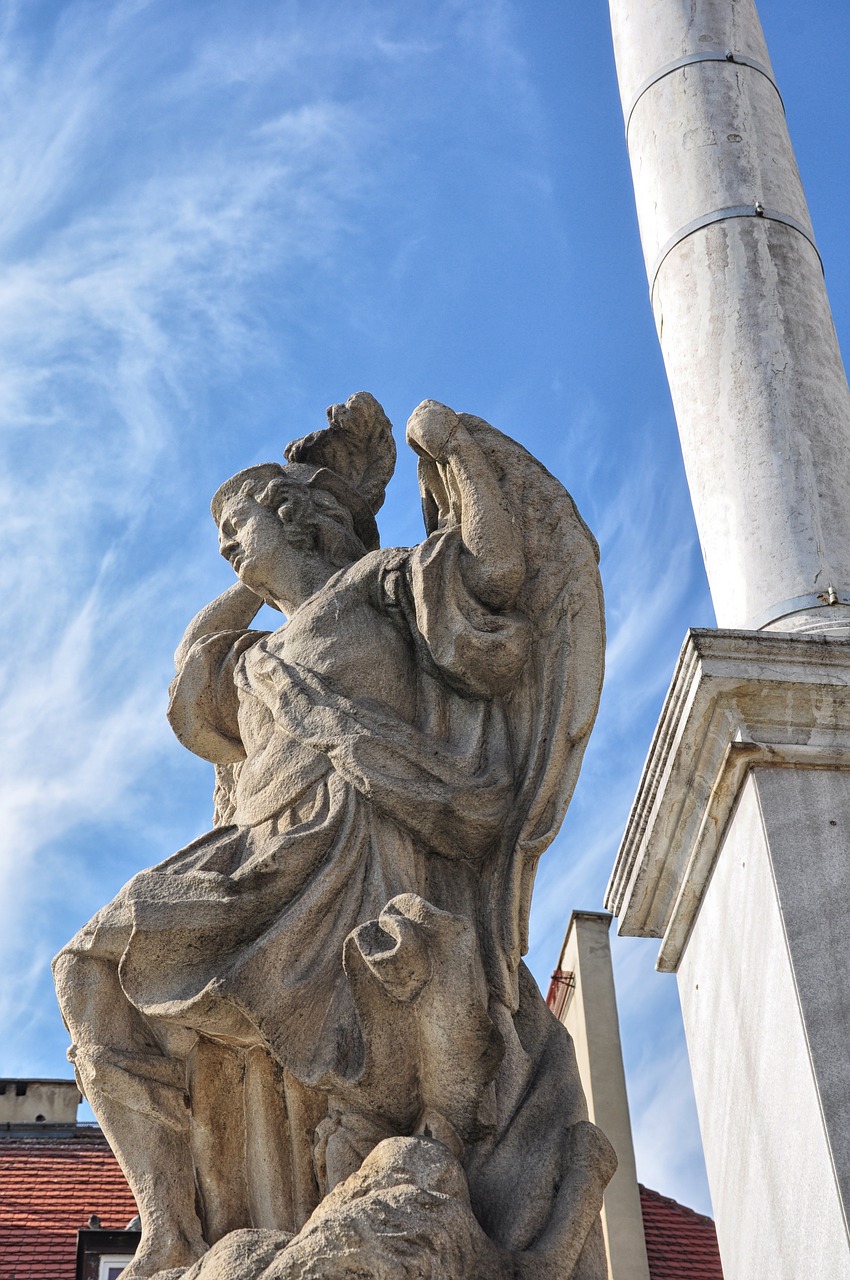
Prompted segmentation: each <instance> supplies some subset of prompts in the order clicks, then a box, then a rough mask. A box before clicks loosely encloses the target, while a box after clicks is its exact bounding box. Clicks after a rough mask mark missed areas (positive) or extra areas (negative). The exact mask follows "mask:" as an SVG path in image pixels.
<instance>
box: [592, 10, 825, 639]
mask: <svg viewBox="0 0 850 1280" xmlns="http://www.w3.org/2000/svg"><path fill="white" fill-rule="evenodd" d="M610 7H611V24H612V29H613V35H614V50H615V55H616V61H617V74H618V77H619V82H620V93H621V97H622V103H623V113H624V117H625V120H626V128H627V141H628V147H629V156H630V159H631V165H632V176H633V179H634V188H635V198H636V202H637V210H638V219H639V222H640V233H641V240H642V243H643V250H644V256H645V261H646V270H647V277H648V280H649V286H650V293H651V299H652V308H653V312H654V315H655V322H656V326H657V329H658V336H659V341H660V343H661V348H662V351H663V354H664V361H665V365H666V368H667V376H668V379H669V382H670V390H671V393H672V396H673V403H674V407H675V410H676V418H677V422H678V425H679V433H680V436H681V441H682V451H683V453H684V459H685V467H686V470H687V475H688V482H689V485H690V489H691V497H692V500H693V505H694V513H695V516H696V522H697V528H698V530H699V535H700V541H701V543H702V548H703V554H704V557H705V564H706V569H707V572H708V579H709V585H710V587H711V595H712V599H713V601H714V607H715V612H716V614H717V621H718V625H719V626H722V627H745V628H753V629H757V628H761V627H764V626H768V625H776V626H779V627H780V628H781V629H782V630H797V629H805V628H807V627H810V626H815V627H818V628H823V627H836V626H840V625H843V626H847V625H848V622H850V607H848V605H850V502H848V499H847V494H848V489H850V391H848V387H847V379H846V377H845V373H844V367H843V365H842V361H841V355H840V352H839V350H838V343H837V340H836V336H835V328H834V325H833V322H832V315H831V312H830V308H829V300H828V298H827V294H826V288H825V285H824V277H823V271H822V267H821V261H820V258H819V256H818V252H817V249H816V248H815V236H814V231H813V230H812V224H811V220H810V218H809V211H808V208H807V206H806V200H805V196H804V194H803V188H802V185H801V182H800V175H799V173H798V171H797V165H796V161H795V159H794V153H793V151H792V148H791V142H790V140H789V137H788V130H787V128H786V124H785V113H784V108H783V104H782V99H781V97H780V93H779V89H778V88H777V85H776V82H775V79H774V74H773V69H772V67H771V65H770V58H769V56H768V52H767V48H766V46H765V42H764V36H763V34H762V30H761V25H760V23H759V19H758V14H757V13H756V8H755V4H754V3H753V0H687V2H685V0H610Z"/></svg>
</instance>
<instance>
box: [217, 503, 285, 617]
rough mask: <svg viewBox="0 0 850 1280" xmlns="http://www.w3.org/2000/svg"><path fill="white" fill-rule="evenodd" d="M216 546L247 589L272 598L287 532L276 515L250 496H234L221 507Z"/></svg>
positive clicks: (283, 557)
mask: <svg viewBox="0 0 850 1280" xmlns="http://www.w3.org/2000/svg"><path fill="white" fill-rule="evenodd" d="M218 545H219V550H220V552H221V554H222V555H223V556H224V558H225V559H226V560H229V561H230V563H231V564H232V565H233V568H234V570H235V571H236V573H237V574H238V576H239V578H240V579H241V581H242V582H244V583H245V585H246V586H247V587H250V588H251V590H252V591H255V592H256V593H257V595H261V596H263V597H264V598H265V599H269V597H270V596H274V595H275V593H276V590H277V587H278V579H279V577H280V571H281V568H282V564H281V561H282V560H285V559H286V553H287V539H286V530H285V527H284V525H283V524H282V523H281V521H280V519H279V517H278V515H277V512H276V511H274V510H273V509H272V508H271V507H264V506H261V504H260V503H259V502H257V501H256V500H255V499H254V498H253V497H252V496H251V495H250V494H236V495H235V496H234V497H232V498H230V499H228V501H227V502H226V503H225V504H224V506H223V507H222V510H221V517H220V519H219V524H218Z"/></svg>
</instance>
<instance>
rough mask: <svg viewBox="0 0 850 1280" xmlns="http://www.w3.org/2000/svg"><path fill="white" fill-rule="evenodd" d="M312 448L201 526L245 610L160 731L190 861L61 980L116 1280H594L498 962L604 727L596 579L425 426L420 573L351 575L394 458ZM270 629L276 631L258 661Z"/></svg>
mask: <svg viewBox="0 0 850 1280" xmlns="http://www.w3.org/2000/svg"><path fill="white" fill-rule="evenodd" d="M328 416H329V420H330V426H329V427H328V428H326V429H325V430H324V431H319V432H314V433H312V434H311V435H309V436H305V437H304V438H303V439H302V440H300V441H297V442H295V443H294V444H293V445H290V446H289V447H288V449H287V450H286V457H287V459H288V461H287V464H286V465H285V466H284V465H280V464H277V463H267V464H263V465H261V466H258V467H252V468H250V469H249V470H247V471H243V472H240V473H239V474H238V475H236V476H234V477H232V478H231V479H230V480H228V481H227V482H226V483H225V484H224V485H222V487H221V488H220V489H219V491H218V492H217V493H216V495H215V497H214V498H213V503H212V509H213V514H214V517H215V519H216V523H217V524H218V528H219V541H220V549H221V552H222V554H223V555H224V556H225V557H226V558H227V559H228V560H229V561H230V563H231V564H232V566H233V568H234V570H235V572H236V574H237V577H238V582H237V583H235V584H234V585H233V586H232V587H231V588H229V589H228V590H227V591H226V592H225V593H224V594H223V595H222V596H220V597H219V598H218V599H217V600H214V601H213V602H212V603H211V604H210V605H208V606H207V607H206V608H205V609H203V610H201V612H200V613H199V614H198V615H197V616H196V618H194V619H193V621H192V622H191V623H190V624H189V627H188V628H187V631H186V634H185V636H184V638H183V641H182V642H181V645H180V647H179V648H178V651H177V654H176V656H175V662H176V668H177V675H176V678H175V681H174V684H173V686H172V699H171V706H170V711H169V715H170V719H171V724H172V726H173V728H174V730H175V732H176V734H177V736H178V737H179V738H180V740H181V741H182V742H183V743H184V744H185V745H186V746H187V747H188V748H189V749H190V750H192V751H194V752H196V753H197V754H198V755H200V756H202V757H204V758H205V759H208V760H211V761H212V762H213V763H214V764H215V766H216V776H217V785H216V817H215V827H214V829H213V830H212V831H211V832H209V833H208V834H207V835H204V836H201V837H200V838H199V839H198V840H195V841H194V842H193V843H192V844H190V845H189V846H187V847H186V848H185V849H182V850H180V851H179V852H178V853H176V854H174V855H173V856H172V857H170V858H168V859H167V860H166V861H165V862H163V863H161V864H159V865H158V866H156V867H153V868H150V869H149V870H147V871H143V872H141V873H140V874H139V875H137V876H136V877H135V878H134V879H133V880H132V881H131V882H130V883H129V884H128V885H126V886H125V888H124V889H123V890H122V891H121V893H119V895H118V896H117V898H115V900H114V901H113V902H112V903H110V904H109V905H108V906H106V907H104V908H103V909H102V910H101V911H100V912H99V913H98V914H97V915H96V916H95V918H94V919H93V920H92V921H91V922H90V923H89V924H88V925H87V926H85V928H84V929H82V930H81V931H80V933H79V934H78V935H77V937H76V938H75V939H73V940H72V942H71V943H69V945H68V947H66V948H65V950H64V951H63V952H62V954H61V955H60V956H59V957H58V958H57V962H56V977H57V990H58V993H59V999H60V1003H61V1006H62V1009H63V1013H64V1016H65V1018H66V1020H67V1023H68V1026H69V1028H70V1031H71V1034H72V1037H73V1041H74V1043H73V1047H72V1049H71V1051H70V1053H71V1057H72V1059H73V1061H74V1062H75V1065H76V1070H77V1075H78V1079H79V1081H80V1084H81V1087H82V1088H83V1089H84V1090H85V1093H86V1096H87V1097H88V1099H89V1100H90V1102H91V1105H92V1107H93V1109H94V1110H95V1113H96V1114H97V1116H98V1118H99V1119H100V1121H101V1124H102V1125H103V1128H104V1131H105V1132H106V1134H107V1136H108V1137H109V1139H110V1141H111V1142H112V1144H113V1146H114V1148H115V1150H116V1153H117V1155H118V1157H119V1159H120V1160H121V1162H122V1166H123V1168H124V1170H125V1173H126V1174H127V1177H128V1180H129V1182H130V1185H131V1186H132V1188H133V1191H134V1193H135V1195H136V1197H137V1200H138V1202H139V1207H140V1211H141V1217H142V1224H143V1233H142V1241H141V1246H140V1249H139V1253H138V1254H137V1257H136V1259H135V1261H134V1263H133V1265H132V1267H131V1268H130V1270H129V1272H128V1273H127V1274H128V1278H129V1280H147V1278H148V1277H150V1276H153V1275H155V1274H157V1273H158V1272H162V1271H165V1270H167V1269H175V1268H181V1267H182V1268H186V1267H191V1266H192V1265H193V1264H195V1263H196V1262H197V1261H198V1259H201V1258H203V1259H204V1260H203V1261H202V1262H201V1263H200V1265H199V1274H204V1275H206V1274H207V1273H208V1272H210V1268H213V1267H215V1268H218V1270H217V1271H216V1272H215V1274H220V1275H228V1276H230V1275H233V1276H236V1275H239V1276H242V1275H246V1276H247V1275H250V1276H254V1275H259V1274H261V1273H263V1271H264V1268H266V1269H268V1268H269V1267H270V1268H271V1269H272V1270H271V1271H270V1272H269V1274H270V1275H271V1274H274V1275H277V1274H280V1275H281V1276H283V1275H289V1274H292V1275H295V1274H298V1275H308V1274H313V1273H312V1272H310V1271H309V1270H305V1268H309V1267H310V1266H313V1265H314V1259H317V1258H319V1256H320V1255H321V1256H322V1257H323V1258H324V1261H323V1262H322V1263H321V1266H322V1268H323V1270H322V1271H321V1274H322V1275H323V1276H331V1275H349V1274H351V1275H355V1274H356V1275H369V1276H376V1277H378V1276H382V1275H387V1276H389V1275H390V1274H393V1275H401V1274H405V1275H406V1274H410V1275H411V1276H413V1275H423V1276H424V1275H429V1274H432V1272H433V1274H434V1275H437V1274H440V1275H445V1276H455V1275H457V1276H461V1275H464V1276H466V1275H470V1274H475V1273H473V1272H471V1271H470V1270H469V1266H468V1265H467V1262H466V1261H464V1259H466V1258H467V1257H471V1256H472V1254H473V1253H475V1254H476V1255H480V1256H483V1253H486V1250H487V1248H489V1249H490V1256H492V1257H496V1256H497V1252H498V1251H501V1253H498V1256H502V1255H504V1256H505V1257H510V1258H511V1259H512V1260H513V1261H512V1264H511V1265H513V1267H514V1271H515V1272H516V1274H519V1275H521V1276H526V1277H527V1278H528V1280H550V1278H551V1280H555V1278H556V1277H557V1280H561V1277H567V1276H571V1275H575V1276H576V1277H579V1276H581V1277H582V1278H584V1277H587V1278H590V1277H592V1276H595V1275H596V1274H597V1272H599V1267H600V1265H603V1268H604V1263H603V1264H600V1263H599V1252H598V1223H597V1219H598V1212H599V1207H600V1204H601V1197H602V1190H603V1188H604V1185H605V1183H606V1181H607V1180H608V1178H609V1177H610V1174H611V1171H612V1167H613V1166H612V1161H611V1155H610V1149H609V1148H608V1145H607V1143H606V1142H605V1140H604V1139H603V1138H602V1137H601V1135H600V1134H599V1133H598V1131H596V1130H595V1129H594V1128H593V1126H591V1125H589V1124H588V1123H587V1119H586V1109H585V1106H584V1101H583V1098H582V1095H581V1089H580V1085H579V1083H578V1076H577V1072H576V1067H575V1058H574V1055H573V1051H572V1044H571V1041H570V1039H569V1036H568V1035H567V1034H566V1032H565V1031H564V1030H563V1028H562V1027H560V1025H559V1024H558V1023H557V1022H556V1021H555V1020H554V1019H553V1018H552V1017H551V1015H550V1014H549V1012H548V1010H546V1008H545V1006H544V1004H543V1001H542V999H541V997H540V994H539V992H538V991H537V989H536V987H535V985H534V983H533V981H532V980H531V978H530V976H529V975H528V973H527V971H526V970H525V969H524V966H523V965H522V962H521V957H522V954H523V952H524V951H525V949H526V931H527V923H528V911H529V903H530V895H531V888H532V884H533V879H534V871H535V868H536V864H537V860H538V858H539V857H540V855H541V853H542V852H543V851H544V850H545V848H546V847H547V846H548V844H549V843H550V842H551V840H552V839H553V838H554V835H555V833H556V832H557V830H558V827H559V825H560V823H561V820H562V818H563V815H564V811H565V809H566V805H567V802H568V800H569V797H570V794H571V791H572V788H573V786H574V783H575V779H576V776H577V773H578V768H579V764H580V761H581V756H582V753H583V750H584V746H585V743H586V741H587V737H588V735H589V732H590V728H591V725H592V723H593V718H594V716H595V713H596V707H597V703H598V698H599V691H600V685H601V676H602V654H603V648H604V633H603V632H604V628H603V617H602V600H601V591H600V585H599V575H598V569H597V549H596V545H595V543H594V541H593V539H592V537H591V536H590V534H589V533H588V531H587V529H586V527H585V526H584V524H583V523H582V521H581V519H580V517H579V516H578V514H577V512H576V510H575V507H574V506H573V504H572V501H571V499H570V498H569V496H568V495H567V494H566V492H565V491H564V489H563V488H562V487H561V485H560V484H559V483H558V482H557V481H556V480H555V479H554V478H553V477H552V476H550V475H549V474H548V472H546V471H545V470H544V468H542V467H541V466H540V464H539V463H537V462H536V461H535V460H534V459H533V458H531V457H530V456H529V455H528V454H527V453H526V452H525V450H524V449H522V448H521V447H520V446H519V445H517V444H516V443H515V442H514V441H512V440H510V439H508V438H507V437H506V436H503V435H501V433H499V432H498V431H496V430H494V428H492V427H490V426H489V425H488V424H487V423H485V422H483V421H481V419H478V418H474V417H472V416H470V415H467V414H460V415H458V414H455V413H453V412H452V410H451V409H448V408H446V406H444V405H439V404H436V403H434V402H432V401H425V402H424V403H423V404H422V405H420V406H419V408H418V409H417V410H416V412H415V413H414V414H413V416H412V417H411V419H410V422H409V423H408V440H409V443H410V444H411V445H412V447H413V448H414V449H415V450H416V452H417V453H418V454H419V456H420V466H419V482H420V489H421V494H422V500H423V510H424V514H425V522H426V538H425V540H424V541H423V543H422V544H421V545H419V546H417V547H413V548H396V549H389V550H379V549H378V533H377V526H376V524H375V513H376V512H377V510H378V509H379V508H380V506H381V502H382V500H383V492H384V486H385V485H386V482H387V480H388V478H389V476H390V474H391V473H392V468H393V462H394V458H395V451H394V446H393V444H392V437H391V429H390V424H389V422H388V421H387V419H386V417H385V416H384V414H383V410H382V409H381V407H380V405H379V404H378V403H377V401H375V400H374V399H373V398H372V397H371V396H369V395H366V394H365V393H360V394H358V395H356V396H353V397H351V399H350V400H349V401H348V402H347V404H346V405H336V406H333V408H332V409H331V410H329V415H328ZM263 601H266V602H268V603H269V604H271V605H272V606H273V607H275V608H277V609H279V610H280V611H281V612H282V613H284V614H285V615H286V617H287V622H286V624H285V626H282V627H280V628H279V629H278V630H276V631H273V632H270V633H269V632H259V631H256V630H252V629H251V622H252V621H253V619H254V617H255V615H256V613H257V612H258V610H259V608H260V606H261V604H262V602H263ZM435 1179H436V1181H434V1180H435ZM352 1180H353V1181H352ZM388 1180H389V1181H388ZM446 1188H448V1190H447V1189H446ZM470 1206H471V1207H470ZM437 1208H438V1209H439V1213H437ZM432 1209H433V1210H434V1214H436V1218H437V1219H439V1223H438V1225H437V1226H436V1228H435V1231H436V1234H432V1233H431V1231H430V1229H429V1226H428V1223H429V1221H430V1220H431V1218H430V1217H429V1215H431V1217H433V1216H434V1214H432ZM382 1213H386V1214H389V1215H390V1217H391V1218H392V1221H393V1222H394V1224H395V1226H394V1228H393V1232H396V1231H397V1232H399V1233H401V1234H400V1236H399V1237H398V1238H396V1236H395V1234H393V1240H392V1248H393V1249H395V1251H396V1253H395V1255H393V1254H391V1253H389V1252H387V1250H388V1249H389V1247H390V1246H389V1244H388V1243H387V1240H386V1239H384V1236H382V1235H381V1231H382V1230H383V1228H380V1223H381V1214H382ZM388 1220H389V1219H388ZM305 1224H307V1225H306V1226H305ZM379 1228H380V1229H379ZM302 1229H303V1230H302ZM246 1232H247V1234H246ZM299 1232H300V1233H301V1234H300V1235H298V1236H297V1240H293V1241H292V1243H289V1244H287V1241H288V1240H289V1237H290V1236H292V1235H296V1234H297V1233H299ZM364 1232H365V1235H363V1241H365V1243H361V1244H358V1243H357V1241H358V1240H360V1239H361V1234H362V1233H364ZM269 1233H270V1234H269ZM358 1233H360V1234H358ZM482 1233H483V1234H482ZM367 1237H368V1240H367ZM488 1240H489V1242H490V1244H489V1246H488V1245H487V1241H488ZM475 1241H477V1242H478V1243H477V1244H475V1243H474V1242H475ZM426 1242H427V1247H426ZM210 1246H212V1249H211V1250H210V1252H209V1253H208V1254H207V1253H206V1251H207V1249H208V1248H209V1247H210ZM334 1250H336V1251H337V1254H338V1257H337V1255H336V1254H334ZM358 1250H360V1252H359V1253H358ZM482 1250H483V1253H482ZM299 1251H300V1252H299ZM322 1251H324V1253H323V1252H322ZM352 1251H353V1252H352ZM494 1251H496V1252H494ZM349 1254H350V1255H351V1257H355V1258H356V1259H357V1260H356V1261H355V1262H351V1263H350V1265H349V1261H346V1259H347V1258H349ZM373 1255H374V1256H373ZM402 1256H403V1258H404V1259H405V1261H404V1266H406V1267H409V1271H404V1272H401V1271H399V1267H400V1266H401V1265H402V1263H401V1261H400V1259H401V1257H402ZM296 1257H298V1258H299V1259H302V1261H299V1262H298V1263H297V1265H296V1263H295V1262H293V1261H292V1259H294V1258H296ZM329 1258H331V1259H332V1258H337V1260H336V1261H333V1260H331V1261H329V1260H328V1259H329ZM287 1259H288V1261H287ZM290 1263H291V1267H292V1268H295V1269H290V1270H285V1268H286V1267H287V1266H290ZM315 1265H316V1266H319V1265H320V1264H319V1262H318V1261H316V1262H315ZM469 1265H471V1263H470V1264H469ZM277 1267H282V1268H284V1270H280V1271H275V1270H274V1268H277ZM334 1267H336V1268H337V1269H336V1270H334V1269H333V1268H334ZM351 1267H353V1268H354V1269H353V1270H351ZM429 1267H431V1269H432V1270H431V1271H429V1270H428V1268H429ZM346 1268H349V1269H348V1270H346ZM357 1268H360V1269H359V1270H358V1269H357ZM370 1268H371V1270H370ZM382 1268H383V1269H382ZM393 1268H395V1270H393ZM417 1268H418V1269H417ZM210 1274H213V1273H212V1272H210ZM316 1274H317V1275H318V1274H320V1272H318V1271H317V1272H316ZM487 1274H495V1273H494V1272H493V1271H492V1269H490V1270H489V1271H487Z"/></svg>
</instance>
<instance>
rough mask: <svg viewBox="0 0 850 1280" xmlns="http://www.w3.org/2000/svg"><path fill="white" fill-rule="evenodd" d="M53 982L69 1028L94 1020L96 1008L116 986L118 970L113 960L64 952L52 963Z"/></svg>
mask: <svg viewBox="0 0 850 1280" xmlns="http://www.w3.org/2000/svg"><path fill="white" fill-rule="evenodd" d="M53 980H54V983H55V985H56V998H57V1000H58V1001H59V1008H60V1009H61V1011H62V1017H63V1018H64V1019H65V1021H66V1022H67V1023H68V1025H69V1026H72V1025H73V1024H74V1023H78V1022H86V1023H91V1022H93V1021H95V1020H96V1010H97V1007H98V1006H99V1005H100V1004H102V1003H103V1000H104V998H106V997H107V993H108V992H109V991H110V990H111V989H112V988H113V987H114V986H116V985H118V968H117V965H115V964H114V963H113V962H112V961H106V960H102V959H100V958H99V957H96V956H92V955H86V954H85V953H80V952H79V951H71V950H69V949H66V950H65V951H60V952H59V955H58V956H57V957H56V959H55V960H54V961H53Z"/></svg>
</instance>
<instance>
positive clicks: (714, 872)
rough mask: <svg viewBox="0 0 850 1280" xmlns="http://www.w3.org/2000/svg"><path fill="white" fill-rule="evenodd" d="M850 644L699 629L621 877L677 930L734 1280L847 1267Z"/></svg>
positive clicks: (640, 921) (619, 905) (704, 1121)
mask: <svg viewBox="0 0 850 1280" xmlns="http://www.w3.org/2000/svg"><path fill="white" fill-rule="evenodd" d="M848 685H850V643H848V642H846V641H843V640H836V639H828V638H817V639H815V638H812V637H807V638H802V637H796V636H790V635H780V634H777V633H767V632H762V633H753V632H740V631H692V632H690V633H689V635H688V637H687V640H686V642H685V645H684V648H683V650H682V654H681V657H680V659H679V663H678V667H677V670H676V673H675V675H674V678H673V683H672V686H671V688H670V692H669V694H668V697H667V700H666V703H665V706H664V709H663V711H662V715H661V718H660V720H659V724H658V728H657V730H656V734H655V738H654V741H653V743H652V746H651V749H650V753H649V757H648V760H647V763H646V766H645V769H644V773H643V777H642V779H641V784H640V788H639V791H638V796H637V799H636V801H635V804H634V807H633V809H632V813H631V816H630V819H629V823H628V827H627V830H626V835H625V838H624V841H623V844H622V846H621V849H620V851H619V854H618V857H617V862H616V865H615V868H614V872H613V875H612V879H611V883H610V885H609V890H608V895H607V902H606V905H607V906H608V908H609V909H610V910H611V911H613V912H614V913H615V914H616V915H617V916H618V917H619V930H620V932H621V933H624V934H628V935H631V936H644V937H655V938H660V939H661V948H660V952H659V959H658V967H659V969H662V970H665V971H668V972H670V971H672V972H675V973H676V974H677V976H678V981H679V991H680V997H681V1001H682V1010H683V1015H684V1022H685V1031H686V1035H687V1039H688V1049H689V1053H690V1057H691V1064H692V1069H693V1077H694V1091H695V1094H696V1100H697V1108H698V1111H699V1116H700V1124H701V1128H702V1134H703V1143H704V1148H705V1157H706V1166H707V1170H708V1177H709V1183H710V1186H711V1193H712V1200H713V1203H714V1209H715V1213H716V1216H717V1229H718V1238H719V1242H720V1250H721V1256H722V1259H723V1267H724V1274H725V1275H726V1276H727V1280H763V1277H765V1276H768V1275H769V1276H771V1278H772V1280H800V1277H802V1276H808V1275H815V1274H816V1275H819V1276H829V1277H830V1280H844V1278H845V1277H847V1278H850V1239H848V1232H847V1213H848V1209H849V1208H850V1120H848V1099H850V969H848V966H847V963H846V956H847V944H848V937H850V697H848Z"/></svg>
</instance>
